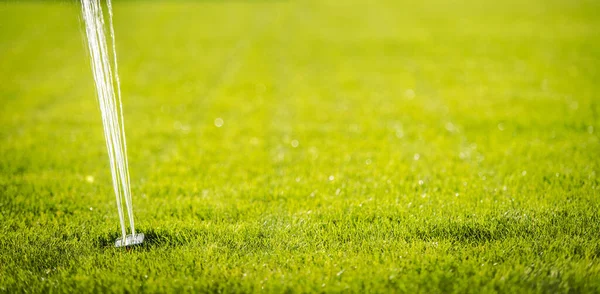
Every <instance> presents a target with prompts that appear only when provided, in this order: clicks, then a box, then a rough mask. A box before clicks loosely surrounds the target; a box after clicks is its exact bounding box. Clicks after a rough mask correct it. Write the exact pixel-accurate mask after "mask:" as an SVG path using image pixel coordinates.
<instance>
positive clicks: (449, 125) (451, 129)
mask: <svg viewBox="0 0 600 294" xmlns="http://www.w3.org/2000/svg"><path fill="white" fill-rule="evenodd" d="M446 130H447V131H448V132H450V133H454V132H455V131H456V127H455V126H454V124H453V123H451V122H447V123H446Z"/></svg>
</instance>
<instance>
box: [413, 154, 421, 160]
mask: <svg viewBox="0 0 600 294" xmlns="http://www.w3.org/2000/svg"><path fill="white" fill-rule="evenodd" d="M419 158H421V155H420V154H419V153H415V155H414V156H413V159H414V160H419Z"/></svg>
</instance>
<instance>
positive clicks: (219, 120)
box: [215, 117, 225, 128]
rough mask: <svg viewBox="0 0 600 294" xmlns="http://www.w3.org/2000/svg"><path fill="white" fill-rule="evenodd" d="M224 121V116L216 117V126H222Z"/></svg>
mask: <svg viewBox="0 0 600 294" xmlns="http://www.w3.org/2000/svg"><path fill="white" fill-rule="evenodd" d="M224 123H225V122H224V121H223V119H222V118H220V117H217V118H215V127H217V128H220V127H222V126H223V124H224Z"/></svg>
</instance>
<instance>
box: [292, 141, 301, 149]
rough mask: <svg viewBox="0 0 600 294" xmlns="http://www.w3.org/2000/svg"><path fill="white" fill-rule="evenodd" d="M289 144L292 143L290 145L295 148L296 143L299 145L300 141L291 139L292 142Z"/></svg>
mask: <svg viewBox="0 0 600 294" xmlns="http://www.w3.org/2000/svg"><path fill="white" fill-rule="evenodd" d="M291 144H292V147H294V148H296V147H298V145H299V144H300V143H299V142H298V140H292V143H291Z"/></svg>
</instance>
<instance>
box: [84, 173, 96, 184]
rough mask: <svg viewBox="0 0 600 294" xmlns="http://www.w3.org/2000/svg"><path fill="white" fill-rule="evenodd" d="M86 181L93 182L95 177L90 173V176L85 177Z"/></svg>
mask: <svg viewBox="0 0 600 294" xmlns="http://www.w3.org/2000/svg"><path fill="white" fill-rule="evenodd" d="M85 181H86V182H88V183H93V182H94V177H93V176H90V175H88V176H86V177H85Z"/></svg>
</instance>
